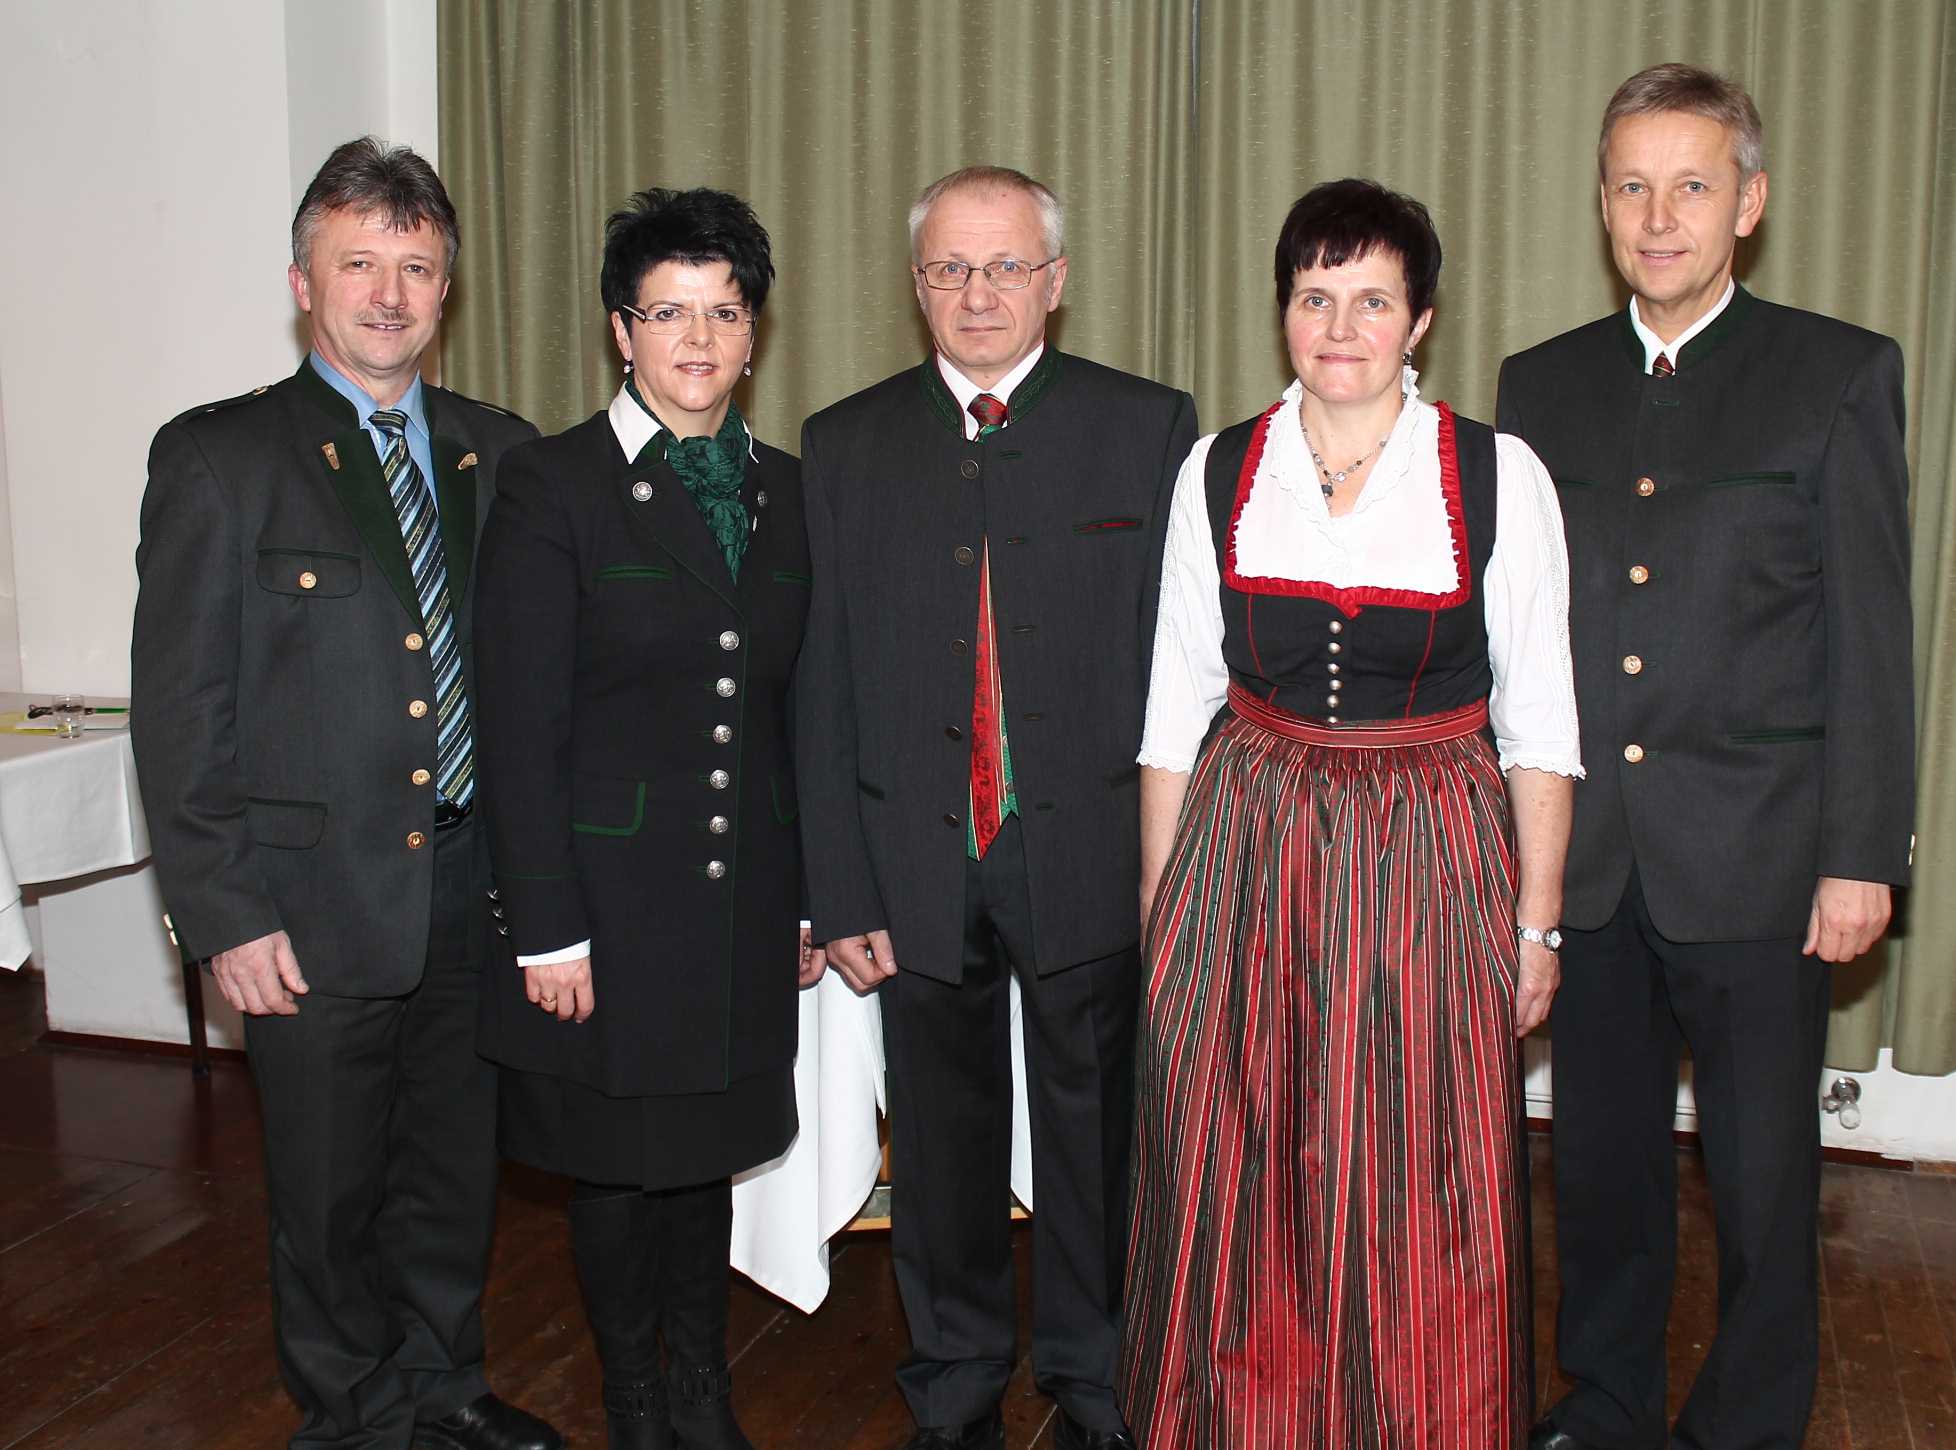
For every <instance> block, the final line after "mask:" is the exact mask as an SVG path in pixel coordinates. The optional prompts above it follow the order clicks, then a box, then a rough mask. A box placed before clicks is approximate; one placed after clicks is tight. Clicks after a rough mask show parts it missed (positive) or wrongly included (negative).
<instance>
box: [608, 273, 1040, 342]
mask: <svg viewBox="0 0 1956 1450" xmlns="http://www.w3.org/2000/svg"><path fill="white" fill-rule="evenodd" d="M1018 285H1020V286H1021V287H1023V286H1024V285H1025V284H1024V283H1023V282H1021V283H1019V284H1018ZM618 310H619V311H620V312H629V313H631V315H632V316H634V317H636V318H637V319H638V320H639V321H640V322H641V323H642V324H643V325H644V327H645V330H646V331H647V332H655V333H658V334H660V335H661V336H670V335H672V334H674V333H679V332H690V331H691V330H692V327H693V319H694V318H695V317H704V318H705V319H706V325H707V326H708V327H710V328H711V329H712V330H713V331H715V332H717V333H719V334H720V336H722V337H745V336H746V335H747V334H748V333H750V332H752V331H753V330H754V314H753V313H751V312H749V311H748V310H747V309H746V308H744V307H709V308H707V309H706V311H704V312H688V311H687V310H686V309H685V308H683V307H668V306H665V305H663V304H662V305H660V306H658V307H652V308H647V309H646V310H644V311H640V310H639V309H638V308H636V307H634V306H632V305H631V304H630V303H629V302H621V303H619V304H618Z"/></svg>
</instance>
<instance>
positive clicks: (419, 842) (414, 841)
mask: <svg viewBox="0 0 1956 1450" xmlns="http://www.w3.org/2000/svg"><path fill="white" fill-rule="evenodd" d="M427 844H428V838H427V837H426V836H424V835H422V834H421V832H419V831H409V832H408V849H409V850H410V851H419V850H420V849H421V848H422V847H423V846H425V845H427Z"/></svg>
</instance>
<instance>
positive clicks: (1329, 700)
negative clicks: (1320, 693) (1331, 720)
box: [1324, 695, 1338, 710]
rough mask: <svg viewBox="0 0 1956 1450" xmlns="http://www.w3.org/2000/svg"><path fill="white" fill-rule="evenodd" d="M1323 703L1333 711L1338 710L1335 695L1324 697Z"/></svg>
mask: <svg viewBox="0 0 1956 1450" xmlns="http://www.w3.org/2000/svg"><path fill="white" fill-rule="evenodd" d="M1324 703H1325V704H1326V705H1328V706H1329V707H1330V708H1332V709H1333V710H1335V709H1337V708H1338V697H1337V696H1336V695H1326V696H1325V697H1324Z"/></svg>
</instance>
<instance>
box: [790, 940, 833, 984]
mask: <svg viewBox="0 0 1956 1450" xmlns="http://www.w3.org/2000/svg"><path fill="white" fill-rule="evenodd" d="M828 969H829V958H828V953H827V952H825V951H823V950H822V948H820V947H818V946H816V945H815V943H814V942H812V941H810V940H809V939H808V928H807V927H803V928H802V929H801V962H800V965H799V967H798V968H797V969H796V971H795V985H796V986H797V987H812V986H814V985H815V984H816V983H817V982H819V981H821V980H822V973H824V972H826V971H827V970H828Z"/></svg>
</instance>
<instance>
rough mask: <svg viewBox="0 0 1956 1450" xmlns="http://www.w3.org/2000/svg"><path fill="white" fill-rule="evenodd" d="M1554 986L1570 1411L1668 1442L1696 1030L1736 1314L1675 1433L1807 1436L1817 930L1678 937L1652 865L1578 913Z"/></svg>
mask: <svg viewBox="0 0 1956 1450" xmlns="http://www.w3.org/2000/svg"><path fill="white" fill-rule="evenodd" d="M1565 935H1566V940H1565V942H1564V944H1563V948H1562V987H1561V991H1560V993H1559V994H1558V995H1557V997H1556V999H1555V1015H1554V1028H1553V1030H1554V1044H1555V1226H1556V1253H1557V1257H1558V1260H1559V1263H1560V1267H1561V1273H1562V1303H1561V1307H1560V1310H1559V1312H1558V1314H1557V1316H1556V1352H1557V1356H1558V1358H1559V1359H1560V1361H1561V1367H1562V1371H1563V1373H1565V1374H1567V1375H1568V1376H1569V1377H1570V1378H1572V1379H1573V1380H1574V1381H1575V1382H1576V1384H1575V1388H1574V1389H1573V1390H1571V1391H1570V1393H1569V1394H1568V1395H1567V1396H1566V1397H1565V1398H1564V1399H1563V1400H1562V1402H1561V1403H1560V1404H1558V1405H1557V1406H1556V1407H1555V1409H1554V1411H1553V1412H1552V1414H1553V1418H1554V1421H1555V1423H1556V1424H1557V1425H1558V1426H1559V1427H1560V1428H1562V1429H1564V1430H1566V1431H1568V1432H1569V1433H1570V1434H1572V1435H1574V1436H1576V1437H1577V1438H1578V1439H1581V1440H1583V1441H1585V1442H1586V1443H1588V1444H1591V1445H1594V1446H1597V1447H1599V1450H1650V1447H1658V1446H1663V1445H1664V1444H1665V1443H1666V1427H1665V1383H1664V1370H1665V1355H1664V1347H1665V1322H1666V1319H1667V1318H1668V1316H1669V1312H1670V1303H1671V1286H1672V1278H1673V1273H1674V1270H1675V1267H1676V1259H1677V1153H1676V1148H1675V1146H1674V1142H1673V1139H1672V1136H1671V1130H1672V1123H1673V1119H1674V1115H1675V1108H1676V1101H1677V1078H1678V1058H1679V1049H1680V1047H1681V1046H1683V1045H1689V1047H1690V1049H1691V1060H1692V1085H1693V1090H1694V1093H1695V1095H1696V1097H1697V1103H1698V1131H1699V1141H1700V1142H1701V1143H1702V1145H1703V1148H1704V1157H1705V1172H1706V1176H1707V1177H1708V1178H1709V1179H1710V1183H1711V1195H1712V1208H1713V1214H1714V1218H1715V1221H1716V1225H1717V1234H1718V1333H1717V1335H1716V1337H1715V1338H1714V1339H1713V1341H1712V1345H1711V1350H1710V1353H1709V1354H1708V1355H1707V1356H1706V1359H1705V1363H1704V1367H1703V1369H1701V1370H1700V1371H1699V1374H1698V1379H1697V1381H1696V1383H1695V1384H1694V1385H1693V1386H1692V1389H1691V1393H1690V1396H1689V1398H1687V1400H1686V1401H1685V1404H1684V1408H1683V1410H1682V1411H1681V1412H1680V1414H1679V1416H1678V1420H1677V1424H1676V1426H1675V1428H1674V1429H1673V1430H1672V1431H1671V1438H1670V1441H1669V1443H1670V1444H1671V1445H1673V1446H1679V1447H1689V1450H1767V1447H1784V1450H1794V1447H1797V1446H1798V1445H1799V1444H1800V1441H1801V1438H1802V1436H1803V1435H1804V1434H1805V1431H1806V1423H1807V1416H1808V1413H1809V1412H1810V1410H1811V1409H1812V1405H1813V1389H1814V1377H1815V1374H1816V1373H1817V1371H1818V1367H1819V1281H1818V1272H1819V1271H1818V1257H1819V1240H1818V1223H1819V1197H1820V1128H1819V1106H1818V1101H1817V1098H1818V1093H1819V1080H1820V1071H1821V1059H1822V1054H1823V1052H1824V1051H1825V1048H1826V1041H1827V1011H1828V1001H1829V987H1830V985H1831V976H1832V974H1831V971H1830V969H1829V968H1828V966H1827V965H1826V964H1825V963H1823V962H1821V961H1819V960H1818V959H1817V958H1813V957H1804V956H1802V955H1800V938H1797V937H1795V938H1789V939H1784V940H1776V941H1743V942H1701V943H1681V942H1673V941H1669V940H1667V939H1666V938H1664V937H1663V936H1662V935H1660V934H1659V933H1658V931H1657V929H1656V927H1655V926H1654V925H1653V924H1652V922H1651V919H1650V913H1649V911H1648V909H1647V908H1646V907H1645V904H1644V898H1643V892H1642V889H1641V886H1640V884H1639V882H1638V880H1637V878H1636V876H1635V875H1634V873H1633V875H1632V876H1631V879H1630V885H1629V888H1628V889H1627V890H1626V892H1625V894H1624V898H1623V902H1622V904H1621V905H1620V906H1619V907H1618V908H1617V912H1616V915H1615V916H1614V917H1613V918H1612V919H1611V920H1610V922H1609V923H1608V924H1607V925H1605V926H1604V927H1603V928H1602V929H1601V930H1599V931H1570V932H1567V933H1566V934H1565Z"/></svg>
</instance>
